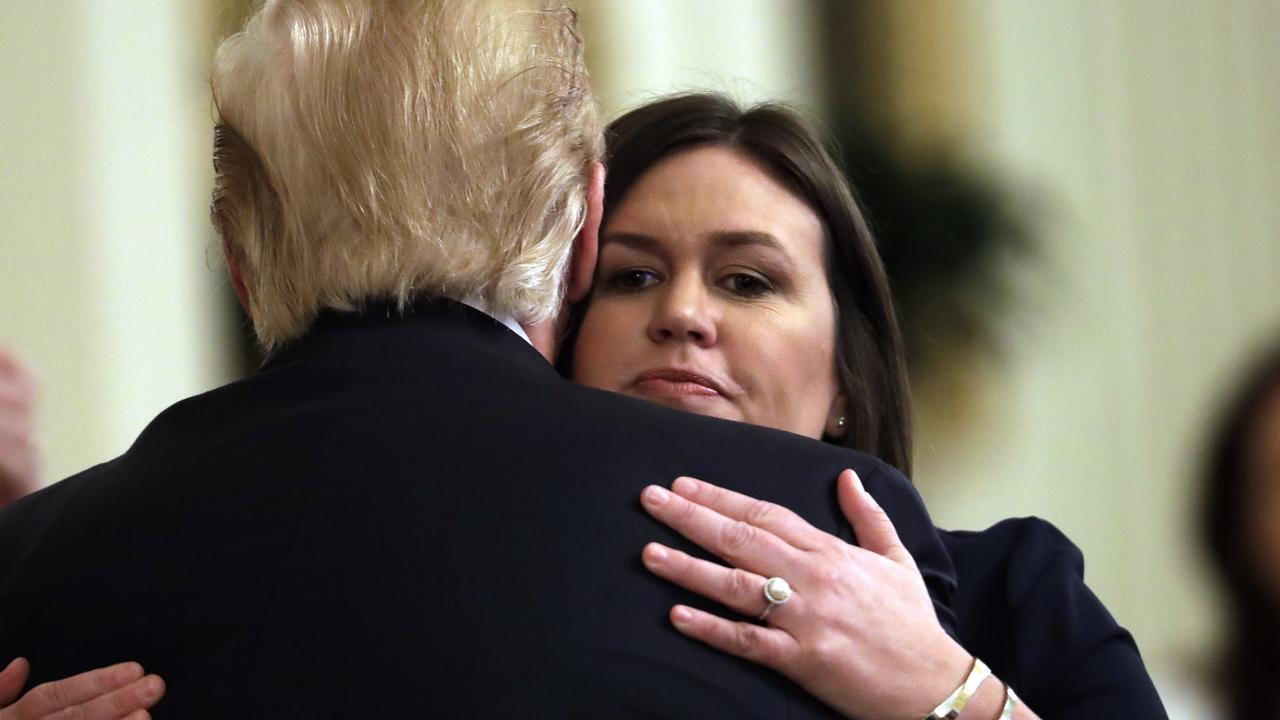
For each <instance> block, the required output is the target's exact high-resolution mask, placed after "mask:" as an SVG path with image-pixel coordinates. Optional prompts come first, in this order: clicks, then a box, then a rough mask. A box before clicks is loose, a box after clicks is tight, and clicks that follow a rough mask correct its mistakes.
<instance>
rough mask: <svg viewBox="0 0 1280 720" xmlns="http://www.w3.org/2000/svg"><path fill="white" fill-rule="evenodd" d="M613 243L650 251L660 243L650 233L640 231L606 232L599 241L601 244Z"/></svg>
mask: <svg viewBox="0 0 1280 720" xmlns="http://www.w3.org/2000/svg"><path fill="white" fill-rule="evenodd" d="M615 243H616V244H618V245H623V246H625V247H629V248H631V249H633V250H648V251H652V250H654V249H655V248H657V247H658V246H659V245H661V243H659V242H658V239H657V238H655V237H653V236H652V235H644V234H641V233H631V232H611V233H606V234H605V236H604V238H603V239H602V240H601V242H600V244H601V245H611V244H615Z"/></svg>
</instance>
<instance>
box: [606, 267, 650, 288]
mask: <svg viewBox="0 0 1280 720" xmlns="http://www.w3.org/2000/svg"><path fill="white" fill-rule="evenodd" d="M657 280H658V276H657V275H656V274H654V273H653V272H652V271H650V270H643V269H641V268H631V269H628V270H623V271H622V272H619V273H616V274H614V276H613V280H612V281H611V282H610V284H611V285H613V286H614V287H616V288H619V289H622V290H639V289H641V288H645V287H648V286H650V285H652V284H653V283H655V282H657Z"/></svg>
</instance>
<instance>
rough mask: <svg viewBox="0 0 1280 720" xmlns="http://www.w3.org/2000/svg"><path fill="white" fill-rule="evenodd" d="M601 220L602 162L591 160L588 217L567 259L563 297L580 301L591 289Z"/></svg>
mask: <svg viewBox="0 0 1280 720" xmlns="http://www.w3.org/2000/svg"><path fill="white" fill-rule="evenodd" d="M603 219H604V165H602V164H601V163H599V162H594V163H591V178H590V179H589V180H588V182H587V217H586V219H585V220H583V222H582V232H580V233H578V237H577V239H575V240H574V241H573V255H572V256H571V257H570V258H569V279H568V286H567V287H566V288H565V299H567V300H568V301H569V302H571V303H577V302H581V301H582V300H583V299H585V298H586V297H587V294H588V293H590V292H591V280H592V279H593V278H594V277H595V274H596V257H597V255H598V253H599V251H600V223H601V221H602V220H603Z"/></svg>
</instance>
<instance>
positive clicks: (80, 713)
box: [50, 675, 165, 720]
mask: <svg viewBox="0 0 1280 720" xmlns="http://www.w3.org/2000/svg"><path fill="white" fill-rule="evenodd" d="M164 690H165V687H164V681H163V680H161V679H160V676H158V675H147V676H146V677H144V678H142V679H140V680H135V681H134V682H131V683H129V684H128V685H125V686H124V687H122V688H119V689H118V690H113V691H112V692H109V693H106V694H105V695H99V696H98V697H96V698H94V699H92V700H90V701H88V702H86V703H83V704H81V705H78V706H75V707H74V708H67V709H65V710H63V711H62V713H64V714H66V715H68V716H69V717H74V718H75V720H117V718H123V717H127V716H128V715H129V714H130V713H134V712H136V711H138V710H144V711H145V710H146V709H148V708H150V707H152V706H153V705H155V704H156V703H158V702H160V698H161V697H163V696H164ZM50 720H63V718H62V717H61V714H58V715H54V716H53V717H52V718H50Z"/></svg>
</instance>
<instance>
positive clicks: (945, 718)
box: [924, 657, 1012, 720]
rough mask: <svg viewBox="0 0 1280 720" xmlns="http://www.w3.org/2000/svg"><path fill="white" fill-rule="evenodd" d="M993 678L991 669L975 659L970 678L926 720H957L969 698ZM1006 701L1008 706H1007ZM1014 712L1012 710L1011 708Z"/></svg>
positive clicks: (926, 716) (927, 716)
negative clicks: (984, 682) (983, 682)
mask: <svg viewBox="0 0 1280 720" xmlns="http://www.w3.org/2000/svg"><path fill="white" fill-rule="evenodd" d="M990 676H991V668H989V667H987V664H986V663H984V662H982V661H981V660H979V659H978V658H976V657H975V658H974V659H973V668H972V669H970V670H969V677H967V678H965V679H964V683H963V684H962V685H961V686H960V687H958V688H956V689H955V691H954V692H952V693H951V694H950V695H948V696H947V699H946V700H943V701H942V704H940V705H938V707H936V708H934V709H933V712H931V713H929V714H928V715H925V716H924V720H956V718H957V717H959V716H960V711H961V710H963V709H964V706H965V705H968V704H969V698H971V697H973V694H974V693H975V692H977V690H978V686H979V685H981V684H982V681H983V680H986V679H987V678H988V677H990ZM1007 702H1008V701H1007V700H1006V704H1007ZM1010 712H1012V708H1010Z"/></svg>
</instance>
